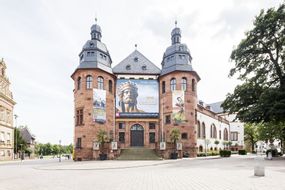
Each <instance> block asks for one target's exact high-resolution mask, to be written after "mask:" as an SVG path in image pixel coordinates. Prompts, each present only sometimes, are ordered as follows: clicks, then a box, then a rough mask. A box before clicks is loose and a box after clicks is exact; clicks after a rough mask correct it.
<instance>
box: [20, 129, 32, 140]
mask: <svg viewBox="0 0 285 190" xmlns="http://www.w3.org/2000/svg"><path fill="white" fill-rule="evenodd" d="M20 133H21V136H22V138H23V139H24V140H25V141H26V142H27V143H28V144H30V143H31V142H32V141H33V140H35V136H34V135H33V134H31V132H30V131H29V129H28V128H27V127H24V128H21V129H20Z"/></svg>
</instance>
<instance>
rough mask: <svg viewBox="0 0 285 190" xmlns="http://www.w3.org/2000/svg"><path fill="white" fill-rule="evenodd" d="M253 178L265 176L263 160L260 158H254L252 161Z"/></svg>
mask: <svg viewBox="0 0 285 190" xmlns="http://www.w3.org/2000/svg"><path fill="white" fill-rule="evenodd" d="M254 176H259V177H263V176H265V171H264V158H263V157H262V156H258V157H255V159H254Z"/></svg>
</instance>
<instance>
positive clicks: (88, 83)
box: [86, 75, 93, 89]
mask: <svg viewBox="0 0 285 190" xmlns="http://www.w3.org/2000/svg"><path fill="white" fill-rule="evenodd" d="M92 81H93V78H92V76H91V75H88V76H87V77H86V89H91V88H92Z"/></svg>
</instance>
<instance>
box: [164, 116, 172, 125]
mask: <svg viewBox="0 0 285 190" xmlns="http://www.w3.org/2000/svg"><path fill="white" fill-rule="evenodd" d="M170 123H171V117H170V115H166V116H165V124H170Z"/></svg>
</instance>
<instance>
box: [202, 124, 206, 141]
mask: <svg viewBox="0 0 285 190" xmlns="http://www.w3.org/2000/svg"><path fill="white" fill-rule="evenodd" d="M202 138H203V139H205V138H206V127H205V123H204V122H203V123H202Z"/></svg>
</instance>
